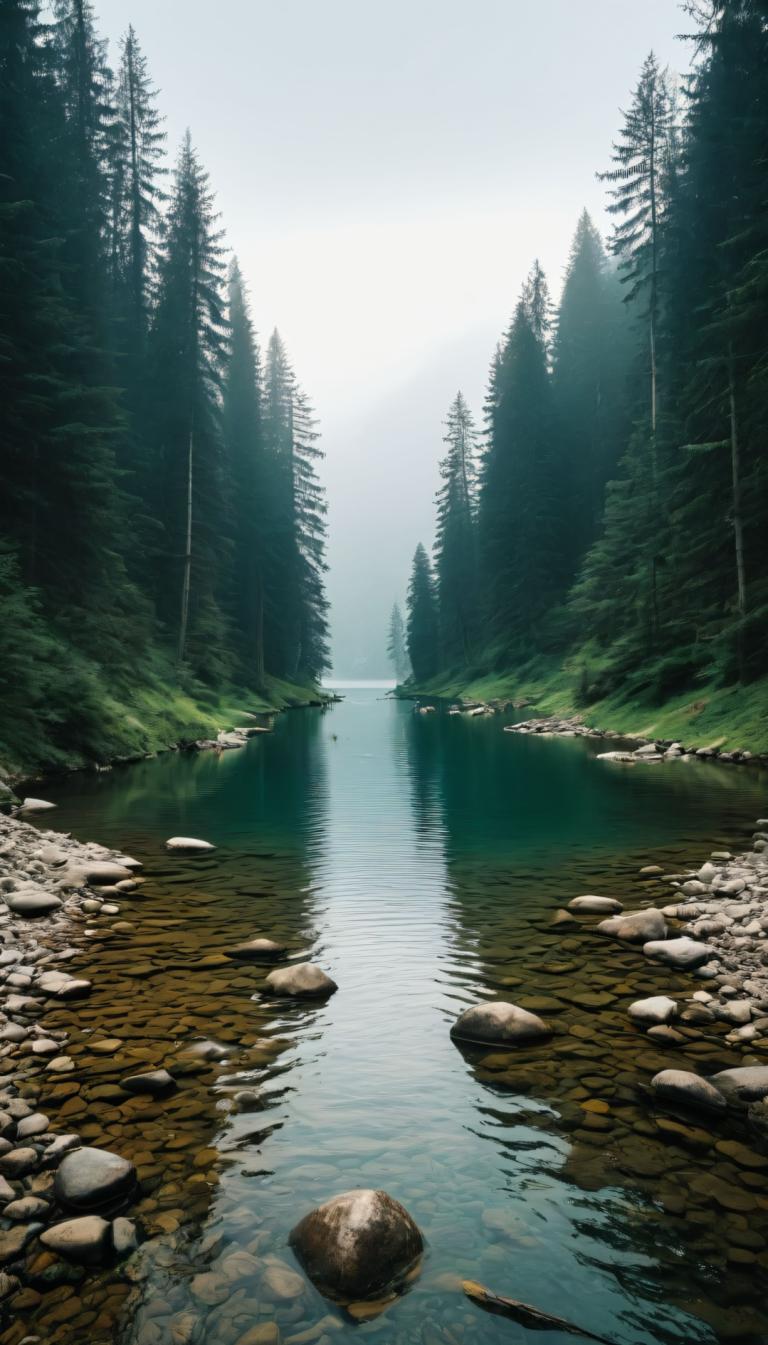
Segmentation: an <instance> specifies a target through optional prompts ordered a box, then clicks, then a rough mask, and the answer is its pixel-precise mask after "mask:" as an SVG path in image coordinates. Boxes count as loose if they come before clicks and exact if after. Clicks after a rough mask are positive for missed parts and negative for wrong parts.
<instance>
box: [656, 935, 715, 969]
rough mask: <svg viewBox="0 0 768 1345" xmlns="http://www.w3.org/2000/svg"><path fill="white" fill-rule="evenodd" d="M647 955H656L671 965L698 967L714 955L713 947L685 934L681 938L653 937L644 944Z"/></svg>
mask: <svg viewBox="0 0 768 1345" xmlns="http://www.w3.org/2000/svg"><path fill="white" fill-rule="evenodd" d="M643 952H644V953H645V955H646V957H655V958H656V959H657V961H659V962H665V963H666V964H667V966H669V967H698V966H699V965H700V964H701V963H702V962H706V961H708V959H709V958H710V957H711V956H712V949H711V948H710V947H709V946H708V944H706V943H697V942H696V940H695V939H689V938H688V936H687V935H683V936H682V937H681V938H679V939H664V940H657V939H651V940H650V941H649V942H648V943H646V944H644V945H643Z"/></svg>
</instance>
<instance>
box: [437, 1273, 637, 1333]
mask: <svg viewBox="0 0 768 1345" xmlns="http://www.w3.org/2000/svg"><path fill="white" fill-rule="evenodd" d="M461 1287H462V1289H463V1290H464V1293H465V1294H466V1295H467V1298H471V1299H472V1302H473V1303H477V1304H478V1305H479V1306H480V1307H481V1308H485V1310H486V1312H495V1313H497V1314H498V1315H499V1316H501V1317H511V1318H512V1319H513V1320H514V1321H516V1322H520V1323H521V1324H522V1325H523V1326H527V1327H529V1328H530V1329H531V1330H532V1331H567V1332H568V1333H569V1334H570V1335H572V1336H584V1338H585V1339H586V1340H597V1341H599V1342H600V1345H615V1342H614V1341H611V1340H606V1338H605V1336H596V1335H595V1333H594V1331H585V1330H584V1328H583V1327H581V1326H574V1325H573V1322H568V1321H566V1319H565V1318H564V1317H553V1316H552V1313H551V1312H542V1311H541V1309H540V1308H534V1307H531V1305H530V1303H521V1302H520V1299H519V1298H502V1297H501V1295H500V1294H494V1293H492V1292H491V1290H490V1289H486V1288H485V1286H484V1285H482V1284H478V1283H477V1281H476V1280H463V1281H462V1285H461Z"/></svg>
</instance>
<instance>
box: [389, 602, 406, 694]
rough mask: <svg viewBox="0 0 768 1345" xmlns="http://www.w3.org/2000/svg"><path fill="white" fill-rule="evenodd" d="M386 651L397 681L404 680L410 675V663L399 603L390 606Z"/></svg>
mask: <svg viewBox="0 0 768 1345" xmlns="http://www.w3.org/2000/svg"><path fill="white" fill-rule="evenodd" d="M387 653H388V655H389V660H390V663H391V664H392V667H393V669H394V673H395V678H396V680H397V682H398V683H401V682H405V681H406V679H407V678H408V677H409V676H410V673H411V665H410V663H409V661H408V651H407V649H406V644H405V624H404V622H403V615H402V612H401V611H400V605H399V603H395V604H394V606H393V607H392V615H391V616H390V618H389V635H388V638H387Z"/></svg>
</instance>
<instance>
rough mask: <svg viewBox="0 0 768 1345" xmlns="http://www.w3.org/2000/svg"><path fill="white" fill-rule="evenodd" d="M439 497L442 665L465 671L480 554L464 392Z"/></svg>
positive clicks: (450, 424) (473, 639) (472, 643)
mask: <svg viewBox="0 0 768 1345" xmlns="http://www.w3.org/2000/svg"><path fill="white" fill-rule="evenodd" d="M445 428H446V433H445V435H444V438H443V442H444V443H445V444H446V446H447V453H446V455H445V457H444V458H443V460H442V462H441V464H440V475H441V477H442V485H441V487H440V490H439V491H438V495H437V537H436V542H435V571H436V577H437V594H438V607H439V614H440V662H441V665H442V666H443V667H451V666H457V665H462V666H466V665H467V664H468V663H469V662H470V660H471V658H472V655H473V653H474V651H475V648H476V644H477V637H478V631H479V611H478V550H477V545H478V544H477V517H476V515H477V433H476V430H475V425H474V421H473V419H472V414H471V412H470V410H469V407H468V406H467V404H466V402H465V400H464V398H463V396H462V394H461V392H458V393H457V394H456V397H455V398H454V400H453V402H452V403H451V406H450V408H449V410H448V416H447V419H446V425H445Z"/></svg>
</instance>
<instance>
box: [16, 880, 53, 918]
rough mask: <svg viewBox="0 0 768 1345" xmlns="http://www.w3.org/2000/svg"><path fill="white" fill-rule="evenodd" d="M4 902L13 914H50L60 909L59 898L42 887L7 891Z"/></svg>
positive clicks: (28, 915)
mask: <svg viewBox="0 0 768 1345" xmlns="http://www.w3.org/2000/svg"><path fill="white" fill-rule="evenodd" d="M5 904H6V906H7V907H8V910H9V911H13V913H14V915H23V916H27V917H30V916H36V915H50V914H51V913H52V912H53V911H58V910H60V909H61V898H60V897H57V896H56V894H55V893H54V892H48V891H46V889H45V888H44V887H24V888H21V889H20V890H19V891H18V892H9V893H8V895H7V896H6V898H5Z"/></svg>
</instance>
